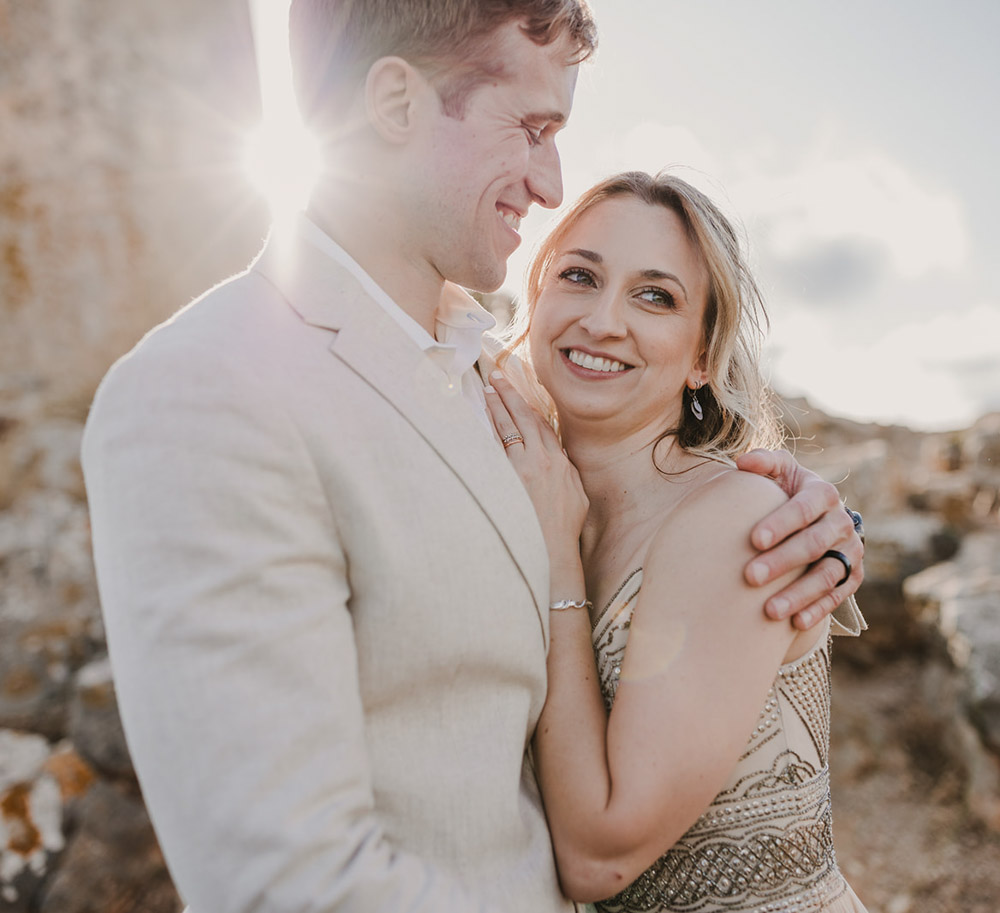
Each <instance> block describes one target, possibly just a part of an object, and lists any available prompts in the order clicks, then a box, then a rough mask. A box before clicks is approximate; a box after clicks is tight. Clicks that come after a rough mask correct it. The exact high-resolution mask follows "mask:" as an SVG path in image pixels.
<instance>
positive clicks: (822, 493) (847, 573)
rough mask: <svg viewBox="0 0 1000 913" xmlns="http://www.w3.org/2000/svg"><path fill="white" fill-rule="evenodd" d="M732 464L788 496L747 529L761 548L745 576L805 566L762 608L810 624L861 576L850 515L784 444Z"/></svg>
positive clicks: (766, 577)
mask: <svg viewBox="0 0 1000 913" xmlns="http://www.w3.org/2000/svg"><path fill="white" fill-rule="evenodd" d="M737 465H738V466H739V468H740V469H742V470H745V471H747V472H755V473H757V474H759V475H763V476H767V477H768V478H770V479H773V480H774V481H775V482H777V484H778V485H779V486H780V487H781V488H782V490H783V491H784V492H785V494H787V495H788V497H789V500H788V501H787V502H786V503H785V504H783V505H782V506H781V507H779V508H778V509H777V510H776V511H774V512H773V513H771V514H769V515H768V516H767V517H765V518H764V519H763V520H761V521H760V522H759V523H758V524H757V525H756V526H755V527H754V528H753V531H752V532H751V542H752V543H753V545H754V547H755V548H758V549H760V551H761V553H760V554H759V555H757V557H755V558H754V559H753V560H752V561H751V562H750V563H749V564H748V565H747V567H746V571H745V574H746V579H747V582H748V583H751V584H753V585H754V586H760V585H762V584H764V583H767V582H768V581H770V580H773V579H774V578H775V577H778V576H781V575H782V574H785V573H788V571H790V570H792V569H794V568H797V567H808V571H807V573H805V574H803V575H802V576H801V577H799V578H798V579H797V580H796V581H795V582H794V583H792V584H791V585H790V586H788V587H786V588H785V589H783V590H781V591H780V592H778V593H776V594H775V595H773V596H772V597H771V598H770V599H768V600H767V602H766V603H765V605H764V610H765V611H766V612H767V614H768V615H769V616H770V617H771V618H774V619H782V618H788V617H789V616H791V615H794V616H795V619H794V624H795V626H796V627H797V628H800V629H802V630H805V629H807V628H810V627H812V626H813V625H814V624H816V623H817V622H819V621H821V620H822V619H823V618H824V617H826V616H827V615H829V614H830V613H831V612H832V611H833V610H834V609H836V608H837V606H839V605H840V604H841V603H842V602H843V601H844V600H845V599H847V597H848V596H850V595H851V594H853V593H855V592H856V591H857V589H858V587H859V586H861V581H862V580H863V579H864V569H863V568H862V558H863V557H864V545H863V544H862V542H861V538H860V536H859V535H858V534H857V532H856V531H855V524H854V520H853V519H852V517H851V515H850V514H849V513H848V512H847V511H846V510H845V509H844V505H843V504H842V503H841V501H840V496H839V495H838V493H837V489H836V488H835V487H834V486H833V485H831V484H830V483H829V482H824V481H823V480H822V479H821V478H820V477H819V476H818V475H816V473H814V472H812V471H811V470H809V469H806V468H804V467H803V466H800V465H799V464H798V463H797V462H796V461H795V459H794V458H793V457H792V455H791V454H790V453H788V452H787V451H785V450H776V451H769V450H753V451H751V452H750V453H747V454H744V455H743V456H741V457H740V458H739V459H738V460H737ZM834 553H835V554H834Z"/></svg>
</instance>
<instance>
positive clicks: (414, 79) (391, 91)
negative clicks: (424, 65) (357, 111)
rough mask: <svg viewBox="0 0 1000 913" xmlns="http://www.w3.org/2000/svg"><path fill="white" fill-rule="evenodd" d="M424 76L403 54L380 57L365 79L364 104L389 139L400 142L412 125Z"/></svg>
mask: <svg viewBox="0 0 1000 913" xmlns="http://www.w3.org/2000/svg"><path fill="white" fill-rule="evenodd" d="M427 88H429V84H428V83H427V80H425V79H424V77H423V75H422V74H421V73H420V71H419V70H417V69H416V68H415V67H414V66H413V65H412V64H410V63H409V62H408V61H406V60H404V59H403V58H402V57H380V58H379V59H378V60H376V61H375V63H373V64H372V65H371V67H370V68H369V70H368V77H367V79H366V80H365V107H366V110H367V112H368V120H369V122H370V123H371V125H372V127H373V128H374V129H375V131H376V132H377V133H378V134H379V135H380V136H381V137H382V138H383V139H385V140H386V141H388V142H390V143H403V142H406V140H407V139H408V138H409V136H410V134H411V133H412V131H413V129H414V120H415V115H416V110H417V107H418V105H419V101H420V97H421V94H422V93H423V92H424V91H425V90H426V89H427Z"/></svg>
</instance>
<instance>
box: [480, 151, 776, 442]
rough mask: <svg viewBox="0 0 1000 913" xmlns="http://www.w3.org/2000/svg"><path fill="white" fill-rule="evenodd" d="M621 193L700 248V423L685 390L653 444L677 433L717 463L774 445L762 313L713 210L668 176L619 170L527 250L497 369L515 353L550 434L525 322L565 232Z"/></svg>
mask: <svg viewBox="0 0 1000 913" xmlns="http://www.w3.org/2000/svg"><path fill="white" fill-rule="evenodd" d="M623 196H633V197H635V198H636V199H638V200H641V201H642V202H644V203H647V204H649V205H650V206H663V207H664V208H665V209H668V210H670V211H671V212H673V213H675V214H676V215H677V216H678V217H679V218H680V220H681V222H682V223H683V225H684V228H685V230H686V231H687V235H688V238H689V239H690V240H691V243H692V244H693V245H694V246H695V248H696V249H697V250H698V251H700V253H701V256H702V259H703V261H704V263H705V265H706V267H707V270H708V275H709V292H708V301H707V302H706V308H705V325H704V341H705V347H706V353H707V354H706V362H707V364H706V368H707V374H708V380H707V382H706V384H705V385H704V386H703V387H702V388H701V389H700V390H699V391H698V399H699V402H700V403H701V406H702V411H703V414H704V418H703V419H702V420H701V421H698V420H697V419H696V418H695V417H694V416H693V415H692V414H691V410H690V408H689V406H690V401H691V391H690V390H685V392H684V408H683V409H682V410H681V420H680V424H679V426H678V427H676V428H672V429H670V430H668V431H665V432H664V433H663V434H662V435H661V436H660V438H659V439H658V441H657V444H659V443H660V442H661V441H663V440H665V439H667V438H669V437H671V436H676V438H677V441H678V443H679V444H680V445H681V446H682V447H683V448H684V449H685V450H687V451H688V452H690V453H693V454H696V455H699V456H704V457H707V458H709V459H714V460H722V461H724V462H731V461H732V460H734V459H735V458H736V457H737V456H739V455H740V454H741V453H744V452H745V451H747V450H750V449H753V448H754V447H767V448H770V449H773V448H776V447H780V446H781V444H782V437H783V436H782V432H781V425H780V423H779V421H778V418H777V414H776V411H775V408H774V404H773V394H772V392H771V390H770V389H769V388H768V386H767V384H766V383H765V382H764V379H763V376H762V375H761V370H760V345H761V341H762V339H763V336H764V332H765V330H766V328H767V326H768V320H767V313H766V311H765V309H764V302H763V298H762V296H761V293H760V289H759V288H758V286H757V283H756V281H755V280H754V278H753V275H752V274H751V272H750V268H749V266H748V264H747V260H746V256H745V254H744V250H743V244H742V243H741V240H740V237H739V235H738V234H737V233H736V230H735V229H734V228H733V225H732V223H731V222H730V221H729V220H728V219H727V218H726V216H725V215H723V213H722V212H721V210H720V209H719V207H718V206H716V205H715V203H713V202H712V201H711V200H710V199H709V198H708V197H707V196H706V195H705V194H703V193H702V192H701V191H700V190H697V189H696V188H695V187H693V186H691V185H690V184H689V183H687V181H684V180H682V179H681V178H678V177H676V176H675V175H672V174H669V173H667V172H660V173H659V174H656V175H650V174H646V173H645V172H641V171H628V172H624V173H622V174H617V175H614V176H613V177H610V178H607V179H606V180H604V181H601V182H600V183H599V184H597V185H596V186H594V187H592V188H591V189H590V190H588V191H587V192H586V193H584V195H583V196H582V197H580V199H579V200H577V201H576V203H574V204H573V206H572V207H571V208H570V209H569V210H568V211H567V212H566V214H565V215H564V216H563V217H562V218H561V219H560V220H559V222H558V224H557V225H556V227H555V228H554V229H553V230H552V232H550V233H549V235H548V236H547V237H546V238H545V239H544V240H543V241H542V242H541V244H540V245H539V248H538V250H537V252H536V253H535V256H534V258H533V260H532V262H531V265H530V266H529V268H528V273H527V280H526V286H525V294H524V297H523V300H522V301H521V302H520V303H519V304H518V307H517V310H516V312H515V315H514V319H513V321H512V322H511V325H510V327H509V328H508V330H507V331H506V333H505V334H504V343H505V345H504V350H503V352H502V353H501V355H500V357H499V358H498V359H497V361H498V363H499V364H500V365H501V366H502V365H503V364H504V363H505V361H507V360H508V359H509V356H510V355H511V354H514V355H516V356H517V358H518V360H520V361H521V362H522V363H523V365H524V369H525V372H524V373H525V375H526V378H525V379H526V380H527V381H528V383H529V384H530V385H531V386H533V387H534V388H535V389H534V390H532V391H529V392H531V393H533V394H534V395H532V397H531V398H532V400H534V401H535V402H536V404H538V405H540V406H541V407H542V409H543V412H545V413H546V414H547V415H548V417H549V419H550V420H551V421H552V422H553V424H554V425H555V427H556V428H557V429H558V416H557V415H556V412H555V407H554V405H553V403H552V401H551V399H550V398H549V397H548V396H547V394H546V393H545V392H544V390H543V389H542V388H541V385H540V384H539V383H538V381H537V378H535V376H534V370H533V369H532V367H531V356H530V352H529V350H528V344H527V340H528V329H529V327H530V326H531V318H532V315H533V313H534V310H535V305H536V303H537V302H538V298H539V295H540V294H541V291H542V288H543V286H544V284H545V281H546V278H547V276H548V272H549V270H550V268H551V266H552V263H553V261H554V259H555V257H556V255H557V253H558V251H559V249H560V247H561V245H562V242H563V239H564V238H565V237H566V235H567V234H568V233H569V231H570V230H571V229H572V228H573V227H574V226H575V225H576V223H577V222H578V221H579V220H580V218H581V217H582V216H583V215H584V214H585V213H587V212H588V211H590V210H591V209H593V208H594V207H595V206H597V205H598V204H599V203H601V202H603V201H604V200H608V199H613V198H616V197H623ZM653 452H654V454H655V452H656V448H655V447H654V450H653Z"/></svg>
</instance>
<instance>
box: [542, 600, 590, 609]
mask: <svg viewBox="0 0 1000 913" xmlns="http://www.w3.org/2000/svg"><path fill="white" fill-rule="evenodd" d="M593 607H594V604H593V603H592V602H591V601H590V600H589V599H580V600H579V601H575V600H573V599H560V600H559V601H558V602H553V603H552V605H550V606H549V611H551V612H561V611H562V610H563V609H586V610H587V611H588V612H589V611H590V610H591V609H592V608H593Z"/></svg>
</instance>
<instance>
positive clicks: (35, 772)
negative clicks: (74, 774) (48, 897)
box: [0, 730, 64, 910]
mask: <svg viewBox="0 0 1000 913" xmlns="http://www.w3.org/2000/svg"><path fill="white" fill-rule="evenodd" d="M48 757H49V746H48V743H47V742H46V741H45V739H43V738H42V737H40V736H36V735H30V734H26V733H20V732H13V731H11V730H0V904H6V905H8V906H9V908H10V909H15V910H16V909H25V910H27V909H29V906H28V901H29V900H30V898H31V897H32V896H33V894H34V893H35V892H36V891H37V889H38V887H39V885H41V884H42V882H43V881H44V879H45V877H46V876H47V875H48V873H49V866H50V864H51V863H52V861H53V858H54V857H55V856H56V854H58V853H59V852H60V850H62V848H63V846H64V839H63V833H62V794H61V791H60V788H59V783H58V781H57V780H56V779H55V777H53V776H52V774H51V773H49V772H48V771H47V770H46V767H45V765H46V761H47V760H48ZM2 908H4V907H0V909H2Z"/></svg>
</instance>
